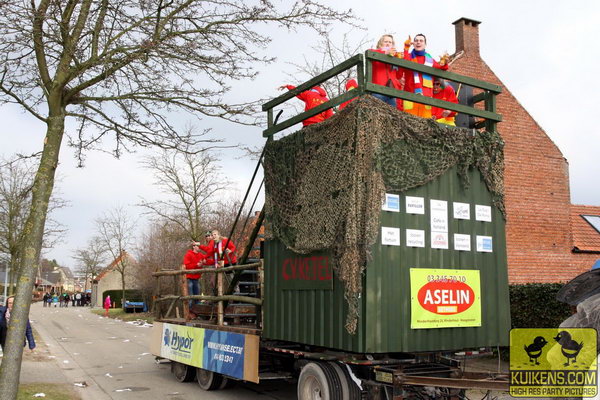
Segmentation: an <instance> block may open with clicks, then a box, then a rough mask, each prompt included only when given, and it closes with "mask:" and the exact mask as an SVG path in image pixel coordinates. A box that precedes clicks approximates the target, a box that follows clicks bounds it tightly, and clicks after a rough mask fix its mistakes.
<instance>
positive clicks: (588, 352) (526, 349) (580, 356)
mask: <svg viewBox="0 0 600 400" xmlns="http://www.w3.org/2000/svg"><path fill="white" fill-rule="evenodd" d="M596 343H597V332H596V330H595V329H593V328H560V329H555V328H554V329H553V328H515V329H511V331H510V375H509V384H510V394H511V396H513V397H521V398H528V399H531V398H536V397H542V398H565V397H566V398H574V397H575V398H581V397H594V396H596V395H597V394H598V388H597V382H598V362H597V357H598V353H597V351H596ZM584 344H585V345H584Z"/></svg>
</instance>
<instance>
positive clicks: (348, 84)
mask: <svg viewBox="0 0 600 400" xmlns="http://www.w3.org/2000/svg"><path fill="white" fill-rule="evenodd" d="M357 87H358V83H357V82H356V79H350V80H349V81H348V82H346V92H349V91H350V90H354V89H356V88H357ZM354 100H356V97H354V98H353V99H350V100H348V101H345V102H343V103H342V104H340V111H341V110H343V109H344V108H346V106H347V105H348V104H350V103H352V102H353V101H354Z"/></svg>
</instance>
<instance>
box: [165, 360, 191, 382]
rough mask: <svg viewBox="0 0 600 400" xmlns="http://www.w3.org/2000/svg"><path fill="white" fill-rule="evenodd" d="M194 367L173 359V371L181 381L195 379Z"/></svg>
mask: <svg viewBox="0 0 600 400" xmlns="http://www.w3.org/2000/svg"><path fill="white" fill-rule="evenodd" d="M195 369H196V368H194V367H190V366H189V365H186V364H182V363H179V362H177V361H171V373H172V374H173V375H174V376H175V379H177V380H178V381H179V382H191V381H193V380H194V372H195Z"/></svg>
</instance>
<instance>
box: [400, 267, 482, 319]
mask: <svg viewBox="0 0 600 400" xmlns="http://www.w3.org/2000/svg"><path fill="white" fill-rule="evenodd" d="M410 295H411V301H410V310H411V316H410V327H411V328H412V329H426V328H453V327H467V326H481V289H480V278H479V271H478V270H459V269H430V268H411V269H410Z"/></svg>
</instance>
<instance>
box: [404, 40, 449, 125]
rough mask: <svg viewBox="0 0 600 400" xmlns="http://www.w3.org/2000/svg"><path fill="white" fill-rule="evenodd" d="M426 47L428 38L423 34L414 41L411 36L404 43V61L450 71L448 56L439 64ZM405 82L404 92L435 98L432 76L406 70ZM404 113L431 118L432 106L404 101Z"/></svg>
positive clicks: (443, 57) (444, 56)
mask: <svg viewBox="0 0 600 400" xmlns="http://www.w3.org/2000/svg"><path fill="white" fill-rule="evenodd" d="M411 44H412V46H413V50H412V51H409V49H410V45H411ZM426 47H427V38H426V37H425V35H423V34H422V33H419V34H418V35H416V36H415V38H414V40H413V41H411V39H410V36H409V37H408V40H406V41H405V42H404V59H405V60H409V61H412V62H416V63H419V64H422V65H426V66H428V67H433V68H437V69H441V70H444V71H446V70H448V55H447V54H444V55H443V56H442V57H441V59H440V61H439V62H437V61H436V60H434V59H433V57H431V55H430V54H429V53H427V52H426V51H425V48H426ZM404 81H405V82H404V90H406V91H407V92H412V93H415V94H419V95H423V96H427V97H433V78H432V77H431V75H428V74H423V73H420V72H416V71H410V70H406V72H405V76H404ZM404 111H406V112H408V113H411V114H413V115H416V116H419V117H423V118H431V106H428V105H425V104H418V103H414V102H412V101H407V100H404Z"/></svg>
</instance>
